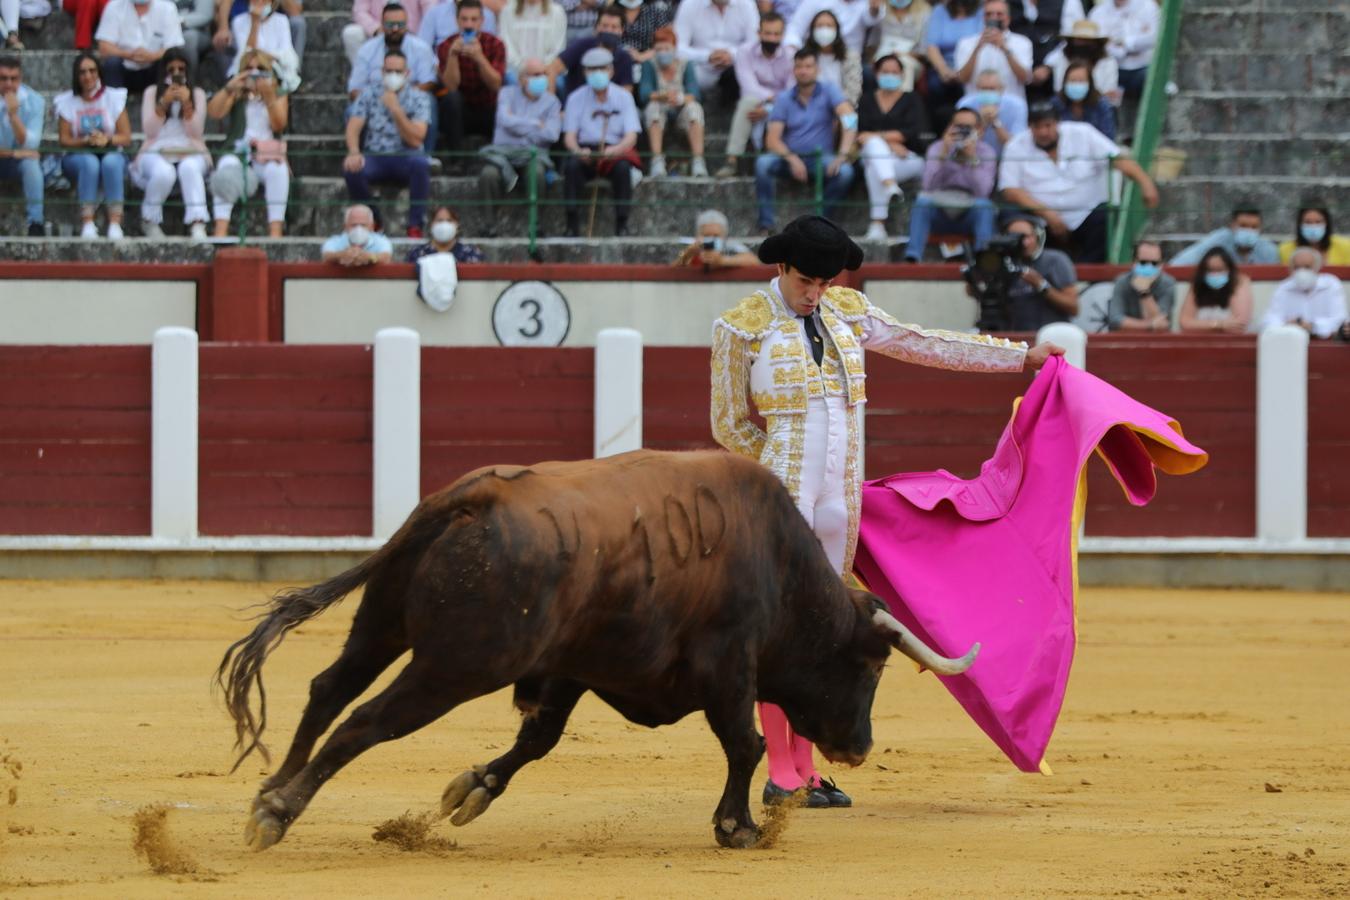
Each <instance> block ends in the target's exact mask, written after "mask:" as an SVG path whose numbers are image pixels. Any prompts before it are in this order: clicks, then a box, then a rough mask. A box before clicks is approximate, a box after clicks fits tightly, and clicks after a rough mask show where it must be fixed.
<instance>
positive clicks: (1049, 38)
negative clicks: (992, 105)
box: [1009, 0, 1091, 100]
mask: <svg viewBox="0 0 1350 900" xmlns="http://www.w3.org/2000/svg"><path fill="white" fill-rule="evenodd" d="M1089 2H1091V0H1089ZM1009 6H1010V7H1011V9H1010V12H1011V13H1012V24H1011V26H1010V27H1011V29H1012V30H1013V31H1015V32H1017V33H1018V34H1020V35H1022V36H1024V37H1025V38H1026V39H1027V40H1029V41H1031V59H1032V64H1033V68H1032V70H1031V84H1030V85H1028V87H1027V93H1028V95H1029V96H1031V97H1035V98H1036V99H1045V100H1048V99H1049V95H1050V93H1051V87H1050V82H1051V77H1052V73H1051V70H1050V67H1049V65H1048V64H1047V62H1046V60H1047V59H1048V57H1049V54H1050V52H1051V51H1052V48H1053V47H1055V45H1056V44H1058V43H1059V41H1060V33H1061V32H1064V31H1068V30H1069V26H1070V25H1072V24H1073V23H1074V22H1077V21H1078V20H1079V19H1085V18H1087V14H1086V13H1085V12H1084V11H1083V2H1082V0H1016V2H1012V3H1010V4H1009ZM1055 89H1058V84H1057V83H1056V85H1055Z"/></svg>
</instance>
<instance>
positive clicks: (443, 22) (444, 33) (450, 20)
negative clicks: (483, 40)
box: [409, 0, 567, 63]
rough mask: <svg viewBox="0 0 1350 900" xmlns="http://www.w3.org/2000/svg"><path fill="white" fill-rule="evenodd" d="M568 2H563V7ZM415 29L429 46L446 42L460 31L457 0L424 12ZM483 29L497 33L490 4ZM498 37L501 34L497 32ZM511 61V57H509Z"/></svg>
mask: <svg viewBox="0 0 1350 900" xmlns="http://www.w3.org/2000/svg"><path fill="white" fill-rule="evenodd" d="M566 8H567V4H566V3H563V9H566ZM409 30H410V31H415V32H416V34H417V36H418V37H419V38H421V39H422V43H424V44H426V45H427V46H428V47H431V48H433V49H434V48H436V47H439V46H440V45H441V44H443V43H445V42H446V40H448V39H449V37H450V36H451V35H452V34H457V33H458V32H459V9H458V8H457V7H456V6H455V0H441V2H440V3H437V4H436V5H435V6H433V7H431V8H430V9H428V10H426V11H425V12H423V13H422V24H421V25H420V26H418V27H417V28H416V29H409ZM483 31H484V32H485V33H487V34H497V13H496V11H495V10H493V9H492V7H490V6H484V7H483ZM497 36H498V37H501V35H499V34H497ZM507 62H508V63H510V62H511V60H510V58H508V59H507Z"/></svg>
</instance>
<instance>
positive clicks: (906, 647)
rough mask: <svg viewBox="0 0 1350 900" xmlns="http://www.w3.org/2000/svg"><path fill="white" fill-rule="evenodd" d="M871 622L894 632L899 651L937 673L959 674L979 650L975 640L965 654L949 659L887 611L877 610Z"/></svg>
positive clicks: (966, 667) (972, 660)
mask: <svg viewBox="0 0 1350 900" xmlns="http://www.w3.org/2000/svg"><path fill="white" fill-rule="evenodd" d="M872 622H873V623H875V624H876V625H878V626H880V627H881V628H884V629H886V630H887V631H893V632H895V636H896V641H895V644H896V648H897V649H898V650H899V651H900V652H901V653H903V654H905V655H906V656H908V657H909V658H910V659H912V660H914V661H915V662H916V663H918V664H919V665H921V666H923V667H924V668H925V669H931V670H933V671H934V672H936V673H938V674H939V675H960V674H961V673H962V672H964V671H965V670H966V669H969V668H970V664H971V663H973V662H975V657H976V656H977V655H979V652H980V645H979V643H978V642H976V643H975V644H972V645H971V648H970V649H969V650H967V651H966V655H965V656H962V657H961V658H960V659H949V658H947V657H945V656H942V655H941V654H939V653H938V652H937V651H936V650H934V649H933V648H932V647H929V646H928V645H927V644H925V643H924V642H923V641H921V640H919V639H918V638H917V637H915V636H914V633H913V632H912V631H910V630H909V629H908V628H906V627H905V626H904V625H901V624H900V622H899V621H898V620H897V619H896V618H895V616H893V615H891V614H890V613H888V612H885V611H883V610H877V612H876V615H874V616H872Z"/></svg>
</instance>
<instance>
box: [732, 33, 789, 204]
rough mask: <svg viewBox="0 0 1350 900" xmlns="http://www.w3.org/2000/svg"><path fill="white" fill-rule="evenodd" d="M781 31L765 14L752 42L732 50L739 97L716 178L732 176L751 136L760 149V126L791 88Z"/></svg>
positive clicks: (762, 136) (761, 140)
mask: <svg viewBox="0 0 1350 900" xmlns="http://www.w3.org/2000/svg"><path fill="white" fill-rule="evenodd" d="M783 27H784V22H783V17H782V16H781V15H779V14H778V13H776V12H767V13H765V14H764V15H763V16H762V17H761V18H760V20H759V34H758V35H757V36H756V39H755V40H754V41H751V42H749V43H746V44H743V45H742V46H741V47H739V48H737V50H736V84H737V87H738V88H739V90H740V94H741V96H740V99H739V100H737V101H736V109H735V111H734V112H733V113H732V114H731V132H730V134H728V136H727V159H726V163H725V164H724V165H723V166H722V168H720V169H718V170H717V177H718V178H731V177H734V176H735V175H736V171H737V167H738V165H739V164H740V159H741V154H743V153H744V152H745V146H746V143H747V142H749V140H750V137H751V134H752V132H753V133H755V146H756V147H757V148H758V147H760V146H762V145H763V142H764V123H765V122H767V121H768V119H769V113H770V112H771V111H772V110H773V98H774V97H776V96H778V95H779V94H781V93H782V92H783V91H785V90H787V89H788V88H789V87H791V86H792V54H791V52H790V51H789V50H788V49H787V48H786V47H784V46H783Z"/></svg>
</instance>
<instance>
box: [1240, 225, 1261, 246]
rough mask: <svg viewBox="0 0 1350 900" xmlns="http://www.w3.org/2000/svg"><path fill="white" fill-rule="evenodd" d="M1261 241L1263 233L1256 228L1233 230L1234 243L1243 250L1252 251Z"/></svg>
mask: <svg viewBox="0 0 1350 900" xmlns="http://www.w3.org/2000/svg"><path fill="white" fill-rule="evenodd" d="M1260 239H1261V232H1259V231H1257V230H1256V229H1255V228H1235V229H1234V230H1233V243H1234V244H1237V245H1238V246H1239V247H1241V248H1242V249H1243V250H1250V249H1252V248H1253V247H1255V246H1256V242H1257V241H1259V240H1260Z"/></svg>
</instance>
